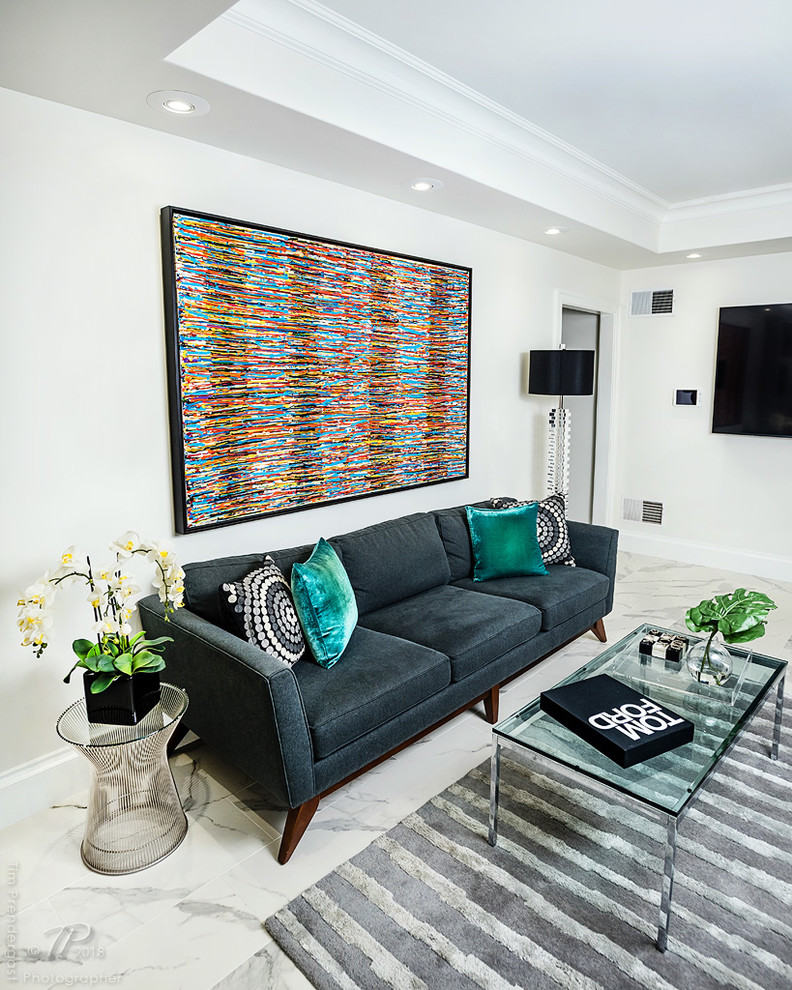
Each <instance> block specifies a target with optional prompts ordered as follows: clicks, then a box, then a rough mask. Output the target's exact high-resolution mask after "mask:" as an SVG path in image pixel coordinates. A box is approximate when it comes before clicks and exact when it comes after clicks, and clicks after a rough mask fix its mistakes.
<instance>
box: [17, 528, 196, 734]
mask: <svg viewBox="0 0 792 990" xmlns="http://www.w3.org/2000/svg"><path fill="white" fill-rule="evenodd" d="M110 549H111V550H114V551H115V554H116V562H115V564H114V565H112V566H110V567H108V568H106V569H103V570H100V571H98V572H97V573H96V574H94V571H93V568H92V566H91V560H90V558H89V557H80V556H79V555H78V554H77V553H76V552H75V549H74V547H69V549H68V550H66V551H65V552H64V553H63V554H62V556H61V561H60V566H59V567H58V568H57V570H55V571H53V572H50V571H46V572H45V573H44V574H43V575H42V577H40V578H39V579H38V580H37V581H36V582H34V583H33V584H32V585H31V586H30V587H29V588H28V589H27V590H26V591H25V593H24V595H23V596H22V597H21V598H20V599H19V601H18V602H17V604H18V605H19V615H18V618H17V625H18V626H19V629H20V631H21V632H22V634H23V639H22V645H23V646H32V647H33V649H34V650H35V653H36V656H37V657H40V656H41V654H42V653H43V652H44V650H45V649H46V647H47V635H48V630H49V628H50V626H51V625H52V613H51V609H52V604H53V600H54V598H55V592H56V591H57V590H58V589H59V588H60V587H61V586H64V587H65V586H67V585H70V584H74V583H75V582H77V583H80V582H81V583H82V584H84V585H85V586H86V587H87V589H88V596H87V597H88V602H89V603H90V605H91V608H92V609H93V615H94V625H93V631H94V634H95V636H96V639H95V640H90V639H76V640H75V641H74V642H73V643H72V649H73V650H74V652H75V653H76V655H77V657H78V659H77V662H76V663H75V664H74V667H72V669H71V670H70V671H69V673H68V674H67V675H66V677H65V678H64V681H66V682H67V683H68V680H69V678H70V677H71V675H72V673H73V671H74V670H75V668H76V667H83V668H84V670H85V673H84V674H83V681H84V685H85V704H86V708H87V717H88V721H90V722H104V723H107V724H112V725H135V724H136V723H137V722H138V721H139V720H140V719H141V718H142V717H143V716H144V715H145V714H146V713H147V712H149V711H150V710H151V709H152V708H153V707H154V706H155V705H156V704H157V702H158V701H159V698H160V686H159V672H160V671H161V670H162V669H163V668H164V667H165V661H164V660H163V659H162V657H161V656H160V655H159V651H160V650H161V648H162V645H163V644H164V643H169V642H172V640H171V638H170V637H169V636H160V637H159V638H158V639H146V638H145V633H144V632H138V633H136V634H133V631H132V626H131V625H130V624H129V620H130V619H131V617H132V613H133V611H134V603H133V601H132V599H133V597H134V596H135V595H136V594H137V593H138V592H139V591H140V588H139V587H138V586H137V585H136V584H134V583H133V581H132V578H131V576H130V575H129V574H128V573H127V570H126V561H127V560H129V559H130V558H132V557H134V556H136V555H142V556H144V557H145V558H146V559H147V560H149V561H151V562H152V563H154V564H155V566H156V573H155V576H154V581H153V583H154V586H155V588H156V589H157V591H158V593H159V597H160V600H161V601H162V602H163V603H164V605H165V618H166V619H167V618H168V615H169V614H171V613H172V612H174V611H175V610H176V609H177V608H181V606H182V605H183V604H184V601H183V596H184V571H183V570H182V569H181V567H180V566H179V565H178V564H177V563H176V558H175V557H174V555H173V551H171V550H170V549H168V548H167V547H165V546H163V545H162V544H160V543H155V542H148V541H143V540H141V539H140V537H139V536H138V535H137V533H133V532H128V533H124V534H123V535H122V536H119V538H118V539H117V540H116V541H115V543H113V544H111V546H110Z"/></svg>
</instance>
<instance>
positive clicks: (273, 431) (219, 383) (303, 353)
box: [162, 207, 471, 532]
mask: <svg viewBox="0 0 792 990" xmlns="http://www.w3.org/2000/svg"><path fill="white" fill-rule="evenodd" d="M162 220H163V248H164V255H165V290H166V329H167V334H168V352H169V353H168V361H169V368H168V370H169V391H170V417H171V446H172V457H173V473H174V494H175V503H176V517H177V518H176V528H177V530H178V531H179V532H191V531H195V530H201V529H207V528H211V527H215V526H224V525H230V524H232V523H239V522H245V521H247V520H250V519H254V518H258V517H262V516H267V515H272V514H274V513H279V512H289V511H294V510H297V509H306V508H310V507H313V506H317V505H322V504H325V503H328V502H337V501H343V500H346V499H353V498H361V497H363V496H369V495H376V494H381V493H383V492H392V491H397V490H400V489H405V488H415V487H417V486H420V485H431V484H437V483H439V482H444V481H453V480H456V479H459V478H465V477H467V470H468V463H467V458H468V379H469V341H470V283H471V270H470V269H469V268H462V267H459V266H456V265H449V264H440V263H438V262H435V261H427V260H424V259H421V258H411V257H405V256H403V255H397V254H386V253H385V252H382V251H377V250H373V249H370V248H365V247H358V246H354V245H349V244H341V243H335V242H330V241H326V240H321V239H318V238H315V237H310V236H307V235H304V234H295V233H291V232H288V231H282V230H277V229H274V228H266V227H260V226H256V225H253V224H248V223H244V222H242V221H237V220H229V219H226V218H222V217H213V216H206V215H203V214H198V213H193V212H190V211H185V210H177V209H174V208H172V207H168V208H166V209H165V210H163V211H162Z"/></svg>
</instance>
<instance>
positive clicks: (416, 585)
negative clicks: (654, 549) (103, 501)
mask: <svg viewBox="0 0 792 990" xmlns="http://www.w3.org/2000/svg"><path fill="white" fill-rule="evenodd" d="M481 504H484V503H481ZM569 535H570V540H571V544H572V552H573V555H574V557H575V560H576V562H577V566H576V567H569V566H564V565H551V566H550V567H549V568H548V571H549V573H548V574H547V575H546V576H535V577H520V578H500V579H496V580H492V581H484V582H474V581H473V580H472V577H471V575H472V560H471V544H470V536H469V531H468V525H467V520H466V517H465V511H464V507H462V506H459V507H456V508H451V509H442V510H439V511H436V512H426V513H416V514H413V515H409V516H404V517H401V518H399V519H394V520H390V521H388V522H383V523H379V524H377V525H375V526H369V527H367V528H365V529H360V530H356V531H355V532H352V533H346V534H344V535H342V536H337V537H334V538H332V539H330V540H329V542H330V544H331V545H332V546H333V548H334V549H335V551H336V553H337V554H338V556H339V557H340V559H341V561H342V563H343V565H344V568H345V570H346V572H347V574H348V575H349V579H350V581H351V584H352V587H353V589H354V591H355V596H356V599H357V604H358V610H359V620H358V625H357V628H356V629H355V631H354V633H353V634H352V638H351V640H350V642H349V645H348V646H347V648H346V650H345V652H344V654H343V656H342V657H341V659H340V660H339V661H338V663H336V664H335V665H334V666H333V667H331V668H330V669H326V668H324V667H320V666H319V664H317V663H315V662H314V661H313V659H312V658H310V657H309V658H304V659H302V660H300V661H299V662H298V663H297V664H295V666H294V667H292V668H290V667H287V666H286V665H284V664H283V663H281V662H280V661H278V660H277V659H275V658H274V657H272V656H270V655H269V654H267V653H265V652H263V651H261V650H260V649H258V648H257V647H255V646H253V645H251V644H249V643H248V642H246V641H245V640H242V639H240V638H239V637H238V636H236V635H234V633H232V632H229V631H228V630H227V629H226V628H224V619H223V616H222V613H221V611H220V603H219V588H220V585H221V584H222V583H223V582H226V581H237V580H240V579H241V578H242V577H243V576H244V575H245V574H247V573H248V571H250V570H251V569H252V568H254V567H256V566H258V565H260V564H261V563H262V562H263V560H264V557H265V556H266V555H267V554H265V553H255V554H249V555H246V556H237V557H225V558H219V559H216V560H210V561H204V562H201V563H193V564H187V565H186V567H185V571H186V579H185V589H186V593H185V604H186V607H185V608H184V609H181V610H179V612H178V613H176V615H175V616H174V617H173V618H172V619H171V621H170V622H169V623H165V622H164V620H163V610H162V606H161V604H160V602H159V600H158V599H157V597H156V596H150V597H148V598H145V599H143V600H141V601H140V602H139V610H140V614H141V618H142V622H143V626H144V628H145V629H146V632H147V633H148V634H149V635H150V636H172V637H173V639H174V642H173V643H171V644H168V646H167V648H166V651H165V660H166V664H167V670H166V671H165V674H164V675H163V676H164V677H165V679H167V680H168V681H170V682H172V683H175V684H177V685H179V686H182V687H184V688H186V690H187V692H188V694H189V698H190V706H189V710H188V713H187V723H188V725H189V728H190V729H191V730H192V731H194V732H195V733H197V735H199V736H200V737H201V738H202V739H203V740H204V741H205V742H206V743H207V744H208V745H210V746H212V747H215V748H216V749H217V750H219V751H220V752H221V753H223V754H224V755H225V756H226V757H227V758H229V759H230V760H232V761H233V762H234V763H235V764H237V765H238V766H239V767H241V768H242V769H243V770H244V771H246V772H247V773H248V774H249V775H250V776H251V777H252V778H254V779H255V780H256V781H258V782H259V784H261V786H262V787H263V788H264V789H265V790H266V791H267V792H268V794H269V795H270V796H271V798H272V801H273V804H275V805H278V806H281V807H284V806H285V807H287V808H288V809H289V812H288V816H287V822H286V828H285V830H284V834H283V840H282V843H281V847H280V852H279V855H278V858H279V860H280V862H281V863H285V862H286V861H287V860H288V859H289V857H290V856H291V854H292V852H293V851H294V849H295V847H296V845H297V843H298V842H299V840H300V838H301V837H302V834H303V833H304V831H305V828H306V827H307V825H308V823H309V822H310V820H311V817H312V816H313V814H314V812H315V811H316V807H317V805H318V803H319V799H320V798H321V797H322V796H323V795H326V794H328V793H330V792H331V791H333V790H335V789H336V788H337V787H339V786H341V785H342V784H343V783H345V782H346V781H348V780H349V779H351V778H352V777H354V776H357V775H358V774H359V773H361V772H363V771H364V770H366V769H369V768H370V767H371V766H373V765H375V764H376V763H378V762H380V761H381V760H383V759H385V758H387V756H389V755H391V754H392V753H393V752H395V751H397V750H398V749H400V748H402V747H403V746H405V745H407V744H408V743H410V742H412V741H414V740H415V739H416V738H418V737H419V736H421V735H423V734H425V733H426V732H428V731H430V730H431V729H432V728H434V727H435V726H437V725H439V724H440V723H442V722H444V721H446V720H448V719H449V718H452V717H454V716H455V715H457V714H459V713H460V712H462V711H464V710H465V709H467V708H470V707H472V706H473V705H475V704H477V703H478V702H480V701H483V702H484V705H485V712H486V717H487V719H488V720H489V721H490V722H495V721H496V720H497V717H498V688H499V686H500V685H501V684H502V683H504V682H505V681H507V680H509V679H511V678H513V677H514V676H516V675H517V674H519V673H520V672H522V671H523V670H525V669H526V668H527V667H530V666H532V665H533V664H535V663H536V662H537V661H538V660H540V659H542V658H544V657H546V656H547V655H548V654H550V653H552V652H553V651H554V650H556V649H558V648H559V647H560V646H562V645H564V644H565V643H567V642H569V641H570V640H571V639H574V638H575V637H576V636H579V635H581V634H582V633H585V632H587V631H588V630H592V631H593V632H594V633H595V635H597V637H598V638H599V639H600V640H601V641H603V642H604V641H605V630H604V626H603V624H602V619H603V617H604V616H606V615H607V614H608V613H609V612H610V610H611V607H612V603H613V586H614V577H615V569H616V546H617V539H618V533H617V531H616V530H612V529H608V528H605V527H602V526H589V525H584V524H581V523H574V522H570V523H569ZM312 549H313V547H312V546H302V547H295V548H292V549H289V550H281V551H274V552H273V551H270V552H269V556H271V557H272V558H273V559H274V560H275V562H276V563H277V564H278V566H279V567H280V568H281V570H282V571H283V573H284V575H285V576H286V579H287V580H289V579H290V577H291V568H292V565H293V564H294V563H295V561H305V560H307V559H308V557H309V556H310V554H311V551H312Z"/></svg>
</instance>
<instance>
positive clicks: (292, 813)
mask: <svg viewBox="0 0 792 990" xmlns="http://www.w3.org/2000/svg"><path fill="white" fill-rule="evenodd" d="M318 807H319V795H318V794H317V796H316V797H312V798H311V799H310V800H309V801H304V802H303V803H302V804H301V805H299V807H297V808H289V813H288V815H287V816H286V826H285V828H284V829H283V838H282V839H281V844H280V849H279V850H278V862H279V863H280V864H281V866H282V865H283V864H284V863H288V862H289V860H290V859H291V854H292V853H293V852H294V850H295V849H296V848H297V843H298V842H299V841H300V839H301V838H302V837H303V835H304V834H305V830H306V829H307V828H308V825H309V824H310V822H311V819H312V818H313V816H314V814H315V813H316V809H317V808H318Z"/></svg>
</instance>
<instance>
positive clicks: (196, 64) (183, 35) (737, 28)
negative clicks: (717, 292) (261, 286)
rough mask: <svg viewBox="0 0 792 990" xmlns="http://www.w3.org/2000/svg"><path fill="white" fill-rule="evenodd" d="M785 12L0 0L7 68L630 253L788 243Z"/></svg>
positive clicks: (451, 211)
mask: <svg viewBox="0 0 792 990" xmlns="http://www.w3.org/2000/svg"><path fill="white" fill-rule="evenodd" d="M791 34H792V0H751V3H747V2H746V0H596V2H592V0H550V2H548V0H489V2H488V3H486V4H485V3H482V2H481V0H420V2H419V0H388V2H386V0H379V2H376V0H325V2H324V3H323V4H320V3H318V2H317V0H241V2H239V3H237V4H236V5H235V6H232V5H231V4H229V3H228V2H227V0H168V2H157V3H155V2H148V0H69V2H68V3H64V2H63V0H0V85H2V86H4V87H7V88H9V89H15V90H19V91H21V92H25V93H29V94H31V95H34V96H39V97H43V98H45V99H49V100H54V101H56V102H60V103H65V104H68V105H72V106H76V107H80V108H82V109H86V110H90V111H93V112H96V113H100V114H105V115H107V116H111V117H117V118H120V119H124V120H128V121H131V122H134V123H137V124H141V125H143V126H147V127H151V128H155V129H158V130H162V131H168V132H171V133H174V134H179V135H182V136H185V137H189V138H191V139H194V140H198V141H202V142H205V143H207V144H211V145H215V146H218V147H222V148H226V149H228V150H230V151H234V152H238V153H241V154H245V155H250V156H253V157H257V158H261V159H263V160H267V161H272V162H275V163H276V164H282V165H285V166H287V167H289V168H294V169H297V170H300V171H304V172H308V173H311V174H315V175H320V176H323V177H326V178H329V179H332V180H334V181H338V182H342V183H345V184H348V185H352V186H356V187H359V188H362V189H365V190H368V191H371V192H375V193H377V194H379V195H385V196H388V197H390V198H393V199H397V200H400V201H404V202H410V203H413V204H415V205H418V206H420V207H421V208H424V209H428V210H432V211H436V212H440V213H445V214H448V215H452V216H458V217H460V218H462V219H466V220H471V221H472V222H475V223H480V224H482V225H484V226H488V227H492V228H493V229H498V230H503V231H505V232H507V233H511V234H514V235H516V236H519V237H523V238H525V239H528V240H532V241H538V242H544V243H551V244H552V246H553V247H556V248H559V249H561V250H565V251H569V252H571V253H574V254H579V255H581V256H584V257H589V258H593V259H595V260H599V261H602V262H603V263H604V264H610V265H614V266H615V267H620V268H631V267H639V266H644V265H654V264H665V263H675V262H678V261H680V260H682V259H683V258H684V257H685V255H686V254H687V253H689V252H691V251H698V252H700V253H701V254H702V255H703V256H704V257H705V258H718V257H731V256H738V255H744V254H757V253H767V252H771V251H786V250H792V127H790V106H792V99H791V98H792V59H790V58H789V57H788V54H787V50H788V45H789V40H788V39H789V37H790V35H791ZM158 89H178V90H188V91H191V92H194V93H197V94H198V95H200V96H202V97H204V98H205V99H207V100H209V102H210V103H211V106H212V109H211V112H210V113H209V114H208V115H206V116H205V117H200V118H176V117H172V116H170V115H166V114H164V113H160V112H158V111H156V110H152V109H151V108H150V107H148V106H147V104H146V96H147V94H148V93H149V92H151V91H152V90H158ZM423 175H429V176H432V177H437V178H441V179H442V180H443V182H444V186H443V188H442V189H441V190H439V191H437V192H432V193H427V194H423V195H420V194H416V193H414V192H412V191H411V190H409V189H407V188H406V187H405V185H404V183H405V181H406V180H409V179H411V178H414V177H416V176H423ZM551 224H563V225H564V226H567V227H568V228H569V230H568V233H566V234H563V235H561V236H560V237H556V238H555V239H553V240H552V241H550V240H549V239H548V237H547V236H546V235H545V234H544V233H543V231H544V228H545V227H547V226H550V225H551Z"/></svg>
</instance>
